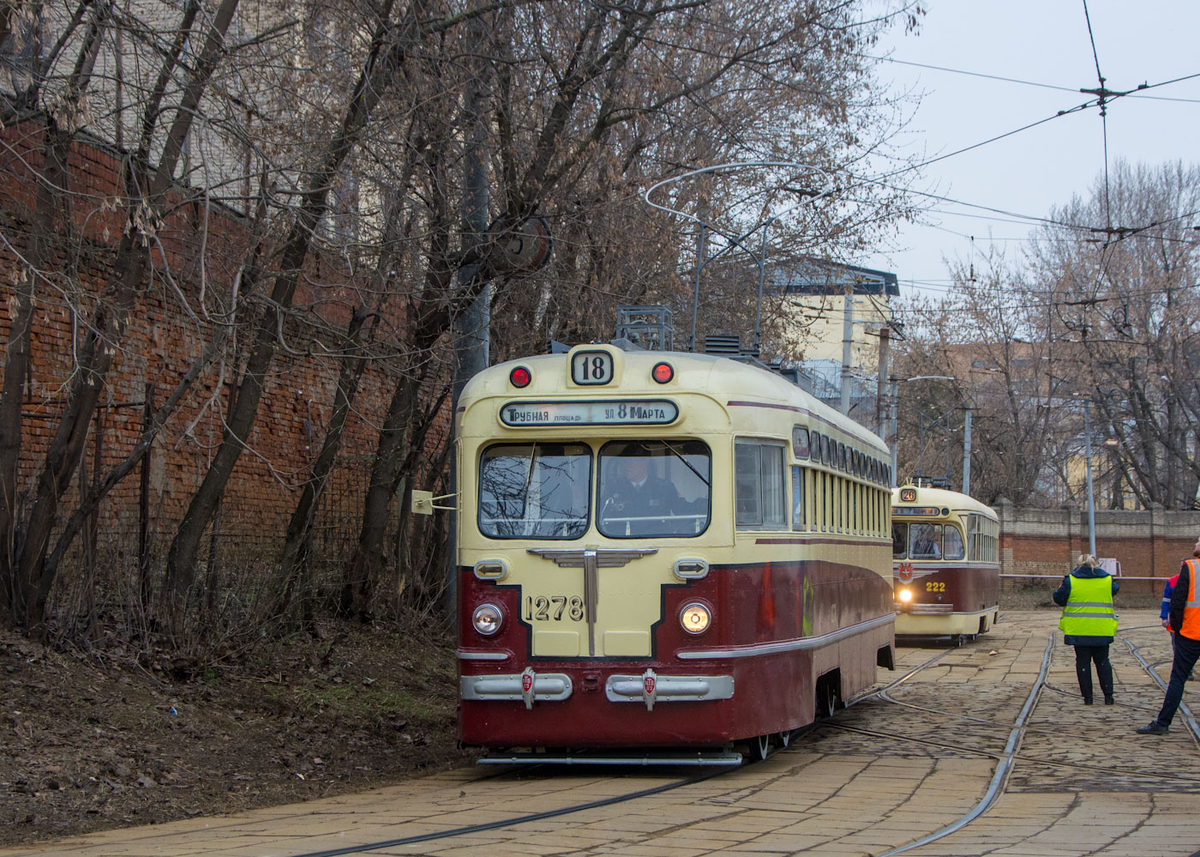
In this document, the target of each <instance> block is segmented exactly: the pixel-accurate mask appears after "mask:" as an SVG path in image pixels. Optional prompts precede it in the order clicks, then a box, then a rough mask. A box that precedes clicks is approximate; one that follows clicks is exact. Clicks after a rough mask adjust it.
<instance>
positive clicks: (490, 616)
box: [471, 604, 504, 637]
mask: <svg viewBox="0 0 1200 857" xmlns="http://www.w3.org/2000/svg"><path fill="white" fill-rule="evenodd" d="M471 624H472V625H474V626H475V630H476V631H478V632H479V633H480V634H483V636H485V637H490V636H492V635H493V634H495V633H496V632H497V631H499V630H500V626H501V625H503V624H504V611H503V610H501V609H500V608H499V607H497V606H496V605H495V604H480V605H479V606H478V607H476V608H475V612H474V613H472V614H471Z"/></svg>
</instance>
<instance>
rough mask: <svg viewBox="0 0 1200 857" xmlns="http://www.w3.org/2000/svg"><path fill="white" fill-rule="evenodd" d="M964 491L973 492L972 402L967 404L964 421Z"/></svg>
mask: <svg viewBox="0 0 1200 857" xmlns="http://www.w3.org/2000/svg"><path fill="white" fill-rule="evenodd" d="M962 492H963V493H964V494H968V495H969V494H970V493H971V403H970V402H967V405H966V419H965V420H964V421H963V482H962Z"/></svg>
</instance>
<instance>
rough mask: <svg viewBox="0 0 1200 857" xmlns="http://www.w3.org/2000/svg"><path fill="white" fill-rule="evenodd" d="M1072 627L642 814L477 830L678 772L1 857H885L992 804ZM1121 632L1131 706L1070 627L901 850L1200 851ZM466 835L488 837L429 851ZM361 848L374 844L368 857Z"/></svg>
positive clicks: (583, 777) (1196, 762) (1161, 652)
mask: <svg viewBox="0 0 1200 857" xmlns="http://www.w3.org/2000/svg"><path fill="white" fill-rule="evenodd" d="M1056 623H1057V613H1054V612H1051V611H1036V612H1028V613H1015V614H1002V616H1001V622H1000V623H999V624H998V625H996V626H995V627H994V629H993V631H992V632H991V633H989V634H987V635H985V636H983V637H980V638H979V639H978V640H976V641H975V642H973V643H970V644H968V645H966V646H964V647H962V648H957V649H950V650H948V651H946V650H944V649H941V648H938V647H935V646H932V645H931V646H929V647H922V648H915V647H914V648H909V647H903V648H899V649H898V650H897V651H898V654H899V655H900V660H901V664H900V667H899V668H898V669H897V670H896V671H895V672H889V671H887V670H880V674H879V676H880V684H879V687H880V688H881V689H882V688H884V687H885V686H886V685H888V684H890V683H892V682H894V681H895V680H896V679H897V678H900V677H901V676H903V675H904V674H905V673H906V671H907V670H909V669H912V668H914V667H917V666H921V665H923V664H927V663H928V666H926V668H925V669H923V670H921V671H919V672H917V673H916V674H914V675H913V676H911V677H910V678H909V679H907V680H905V681H904V682H902V683H900V684H898V685H896V686H894V687H891V688H889V689H887V690H886V693H885V694H883V695H879V696H874V697H871V698H868V699H865V700H862V701H860V702H858V703H856V704H854V705H852V706H851V707H850V708H848V709H846V710H845V711H842V712H839V713H838V715H837V716H836V717H835V718H834V719H833V720H832V721H827V722H823V723H822V724H820V725H818V726H817V727H816V728H815V729H813V730H811V731H809V732H807V733H806V734H804V735H802V736H800V737H799V738H798V739H797V740H795V741H794V742H793V743H792V745H791V747H790V748H789V749H787V750H784V751H781V752H778V753H776V754H775V755H773V756H772V757H771V758H769V759H768V760H767V761H765V762H761V763H759V764H755V765H748V766H745V767H742V768H739V769H736V770H734V771H731V772H728V773H725V774H723V775H721V776H716V777H713V778H710V779H706V780H703V781H700V782H693V783H691V784H688V785H684V786H682V787H679V788H675V789H672V790H669V791H663V792H660V793H657V794H651V795H646V796H643V797H639V798H637V799H635V800H632V801H627V802H622V803H613V804H610V805H597V806H593V807H592V808H590V809H585V810H581V811H577V812H572V813H570V814H566V815H561V816H557V817H543V818H540V819H538V820H530V821H526V822H524V823H521V824H517V825H511V826H504V827H500V826H497V827H494V828H493V829H478V827H479V826H483V825H488V824H491V823H503V822H506V821H509V820H511V819H513V818H515V817H518V816H528V815H532V814H538V813H546V812H549V811H552V810H556V809H561V808H565V807H570V806H573V805H577V804H583V803H588V802H595V801H600V800H602V799H604V798H608V797H616V796H621V795H625V794H628V793H631V792H635V791H639V790H642V789H649V788H653V787H655V786H661V785H669V784H672V783H675V782H678V780H679V779H680V772H678V771H667V770H659V769H650V770H647V771H645V772H643V771H640V770H639V771H637V772H634V773H630V772H629V771H628V770H625V771H618V772H616V773H613V772H610V771H598V770H583V771H581V769H576V768H571V769H559V770H552V771H544V770H532V769H531V770H525V771H516V772H513V771H499V772H497V771H494V770H488V769H466V770H459V771H454V772H449V773H445V774H438V775H434V776H430V777H427V778H425V779H421V780H414V781H412V782H410V783H407V784H404V785H401V786H396V787H392V788H387V789H379V790H375V791H372V792H368V793H364V794H361V795H356V796H349V797H341V798H336V799H329V800H322V801H314V802H311V803H307V804H301V805H295V806H284V807H276V808H274V809H267V810H260V811H256V812H251V813H246V814H244V815H238V816H230V817H226V818H205V819H194V820H191V821H185V822H178V823H173V824H166V825H161V826H158V827H149V828H145V827H143V828H132V829H127V830H120V831H109V832H106V833H102V834H96V835H91V836H87V837H81V838H78V839H73V840H65V841H62V842H58V843H53V844H49V845H40V846H36V847H25V848H15V849H5V850H0V857H17V855H47V854H56V855H69V857H118V855H120V857H184V855H189V857H190V855H209V857H212V856H213V855H222V856H223V857H224V856H225V855H228V857H287V856H288V855H308V857H315V855H317V854H322V855H325V857H332V856H333V855H334V854H340V853H369V854H383V855H412V854H437V855H457V854H463V855H466V854H472V855H474V854H478V853H481V852H482V853H486V854H487V855H488V857H503V856H504V855H568V854H570V855H603V854H621V855H632V856H633V857H693V856H694V855H709V854H724V853H729V854H736V855H742V857H745V855H773V857H778V855H792V854H814V855H830V857H840V855H847V856H848V855H871V857H881V855H884V854H890V853H892V852H894V851H895V850H896V849H904V848H905V847H906V846H909V845H911V844H912V843H915V842H917V841H920V840H922V839H923V838H925V837H927V836H929V835H930V834H932V833H935V832H937V831H940V830H942V829H944V828H946V827H948V826H951V825H954V824H955V823H956V822H959V821H960V820H961V819H963V818H964V816H966V815H968V814H969V813H971V812H972V811H973V810H975V809H976V808H977V807H978V806H979V805H980V802H981V800H982V799H983V798H984V797H985V795H986V794H987V793H988V791H989V786H990V785H991V784H992V781H993V776H994V774H995V772H996V770H997V765H998V763H999V760H1000V758H1001V757H1002V755H1003V752H1004V750H1005V747H1006V744H1007V743H1008V742H1009V736H1010V733H1011V731H1012V729H1013V725H1014V723H1015V722H1016V720H1017V718H1018V715H1019V713H1020V711H1021V709H1022V706H1023V705H1024V704H1025V702H1026V700H1027V699H1028V698H1029V695H1030V692H1031V690H1032V688H1033V687H1034V685H1035V682H1036V680H1037V677H1038V675H1039V674H1040V671H1041V668H1042V663H1043V659H1044V656H1045V654H1046V650H1047V642H1048V640H1049V639H1050V638H1051V635H1052V633H1053V629H1054V628H1055V625H1056ZM1121 624H1122V632H1121V633H1122V639H1118V641H1117V642H1116V643H1115V644H1114V645H1113V646H1112V649H1111V652H1112V660H1113V665H1114V668H1115V673H1116V699H1117V704H1116V705H1112V706H1106V705H1103V704H1097V705H1093V706H1085V705H1083V702H1082V700H1081V698H1080V696H1079V692H1078V688H1077V684H1076V680H1075V668H1074V653H1073V652H1072V651H1071V649H1070V647H1068V646H1065V645H1063V643H1062V635H1061V634H1055V635H1054V636H1055V642H1054V645H1053V648H1052V651H1051V661H1050V666H1049V672H1048V675H1047V679H1046V686H1045V688H1044V689H1043V691H1042V693H1041V695H1040V698H1039V699H1038V700H1037V703H1036V705H1035V706H1034V707H1033V709H1032V712H1031V714H1030V716H1029V719H1028V722H1027V729H1026V730H1025V733H1024V736H1023V740H1021V742H1020V744H1019V747H1018V748H1017V753H1016V760H1015V764H1014V765H1013V767H1012V770H1011V774H1010V776H1009V777H1008V778H1007V781H1006V782H1005V783H1004V784H1003V788H1002V789H999V790H998V797H997V798H996V799H995V801H994V802H992V803H990V804H989V805H988V806H987V808H986V809H985V810H983V811H982V813H981V814H979V815H978V817H977V818H974V820H971V821H969V823H966V824H965V825H964V826H962V827H961V828H960V829H958V830H956V831H955V832H953V833H949V834H948V835H945V836H943V837H942V838H938V839H936V840H934V841H931V842H928V843H927V844H923V845H919V846H917V847H915V848H909V849H908V850H904V851H903V853H905V854H911V855H914V857H934V856H935V855H945V857H968V855H988V857H1083V855H1111V857H1123V855H1127V857H1175V855H1179V857H1195V855H1196V854H1197V852H1198V849H1200V801H1198V800H1197V798H1196V793H1197V792H1200V744H1198V743H1197V741H1196V739H1195V738H1194V737H1193V735H1192V734H1191V732H1190V731H1189V730H1188V729H1187V728H1186V726H1185V724H1184V723H1183V721H1182V719H1180V718H1177V719H1176V721H1175V724H1174V725H1173V727H1172V729H1171V732H1170V733H1169V734H1168V735H1165V736H1142V735H1137V734H1135V733H1134V729H1135V728H1136V727H1137V726H1140V725H1143V724H1145V723H1146V722H1148V721H1149V720H1150V719H1152V718H1153V716H1154V715H1155V714H1156V713H1157V710H1158V706H1159V704H1160V703H1161V701H1162V690H1161V689H1160V688H1159V687H1158V685H1157V684H1155V683H1154V681H1153V680H1152V679H1151V678H1150V677H1149V676H1148V675H1147V674H1146V672H1145V671H1144V670H1143V668H1142V667H1141V664H1140V663H1139V662H1138V661H1137V659H1136V658H1135V657H1134V656H1133V654H1132V653H1131V650H1130V645H1129V644H1132V646H1134V647H1136V648H1137V649H1138V650H1139V651H1140V652H1141V654H1142V657H1143V658H1145V659H1146V660H1147V661H1149V662H1150V663H1151V664H1153V665H1156V669H1157V670H1158V672H1159V673H1160V674H1161V675H1163V676H1164V677H1165V675H1166V674H1167V672H1168V671H1169V661H1168V659H1169V657H1170V643H1169V640H1168V639H1167V634H1166V633H1165V632H1164V631H1163V630H1162V628H1161V627H1160V625H1159V623H1158V617H1157V613H1156V612H1155V611H1150V610H1141V611H1125V612H1124V613H1123V615H1122V616H1121ZM1125 640H1128V641H1129V644H1127V643H1126V642H1125ZM939 655H940V657H939ZM935 658H936V660H933V659H935ZM931 660H933V662H932V663H929V662H930V661H931ZM1097 701H1098V702H1100V700H1099V699H1098V700H1097ZM1184 702H1185V704H1190V705H1192V706H1194V707H1196V708H1200V691H1198V690H1197V688H1196V687H1192V686H1189V688H1188V690H1187V693H1186V694H1185V697H1184ZM687 775H688V774H687V773H685V774H684V776H687ZM461 828H476V829H475V830H474V832H467V833H463V834H461V835H456V836H453V837H441V838H431V839H429V840H428V841H424V842H414V841H412V840H413V839H414V838H415V837H418V836H422V835H433V836H436V834H437V833H439V832H444V831H448V830H458V829H461ZM400 840H407V841H408V843H409V844H401V842H400ZM381 843H392V844H390V845H382V847H380V846H381ZM363 845H370V846H371V850H369V851H365V850H363V848H361V847H356V846H363Z"/></svg>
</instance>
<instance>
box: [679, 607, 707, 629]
mask: <svg viewBox="0 0 1200 857" xmlns="http://www.w3.org/2000/svg"><path fill="white" fill-rule="evenodd" d="M679 624H680V625H682V626H683V630H685V631H687V632H688V633H689V634H703V633H704V632H705V631H707V630H708V626H709V625H710V624H712V613H711V612H710V611H709V609H708V608H707V607H706V606H704V605H703V604H700V603H698V602H693V603H691V604H688V605H687V606H686V607H684V608H683V609H682V610H680V611H679Z"/></svg>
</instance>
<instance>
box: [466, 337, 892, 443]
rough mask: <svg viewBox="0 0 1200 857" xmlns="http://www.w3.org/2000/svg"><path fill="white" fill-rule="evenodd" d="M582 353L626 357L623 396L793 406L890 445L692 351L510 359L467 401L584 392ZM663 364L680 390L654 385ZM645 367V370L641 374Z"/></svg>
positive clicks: (816, 403) (477, 383)
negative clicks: (527, 377) (525, 379)
mask: <svg viewBox="0 0 1200 857" xmlns="http://www.w3.org/2000/svg"><path fill="white" fill-rule="evenodd" d="M579 348H585V349H586V348H605V349H611V350H613V351H619V352H621V353H622V355H623V360H624V363H625V376H626V381H625V383H624V384H623V385H622V387H621V394H622V395H626V394H628V393H630V392H645V393H653V394H656V395H659V396H661V395H663V394H667V395H670V394H671V393H677V392H691V393H702V394H705V395H708V396H711V397H712V398H713V399H714V400H718V401H720V403H721V404H722V405H723V406H728V405H729V404H730V403H731V402H735V401H759V402H768V403H771V404H778V405H783V406H788V407H794V408H797V409H798V411H803V412H807V413H808V414H809V415H811V416H812V417H815V418H817V419H818V420H819V421H821V422H824V423H827V424H830V425H832V426H834V427H836V428H837V429H838V430H839V431H841V432H843V433H845V434H847V435H850V436H853V437H855V438H858V439H859V440H861V441H862V442H863V443H866V444H869V445H871V446H874V447H875V448H876V450H877V451H878V452H880V453H886V452H887V446H886V445H885V444H884V442H883V441H882V440H881V439H880V438H879V437H878V436H877V435H876V434H875V433H874V432H872V431H871V430H870V429H868V428H866V427H865V426H863V425H861V424H860V423H858V422H856V421H854V420H852V419H850V418H849V417H847V416H845V415H844V414H842V413H841V412H840V411H838V410H837V409H836V408H832V407H830V406H829V405H827V404H825V403H824V402H822V401H821V400H820V399H818V398H816V397H815V396H813V395H812V394H810V393H808V392H806V391H805V390H803V389H801V388H800V387H798V386H796V385H795V384H793V383H792V382H791V381H789V380H787V379H786V378H784V377H783V376H781V375H778V374H776V373H775V372H772V371H771V370H770V369H768V368H766V367H763V366H761V365H754V364H752V363H747V362H743V361H740V360H734V359H731V358H729V357H720V356H716V355H710V354H693V353H691V352H687V351H640V350H630V351H626V350H624V349H622V348H620V347H619V346H617V345H614V344H611V343H594V344H591V345H581V346H576V347H575V348H573V349H571V351H570V352H567V353H559V354H539V355H533V356H530V357H522V358H518V359H515V360H508V361H506V362H504V363H498V364H496V365H495V366H491V367H489V368H487V369H485V370H483V371H482V372H479V373H478V374H476V375H475V376H474V377H472V378H471V380H470V381H468V382H467V384H466V386H465V387H464V388H463V392H462V400H463V401H470V400H478V399H485V398H490V397H505V398H513V397H515V396H521V397H528V396H530V395H538V396H556V395H578V394H579V392H580V388H578V387H568V386H567V377H568V375H569V373H570V358H571V354H572V353H573V352H574V351H575V350H576V349H579ZM663 361H666V362H667V363H670V364H671V366H672V367H673V368H674V369H675V373H676V378H677V384H676V385H671V386H668V387H666V388H664V387H662V386H660V385H658V384H657V383H654V382H653V381H652V380H651V378H650V369H651V367H653V366H654V364H656V363H660V362H663ZM517 366H524V367H526V368H527V369H529V371H530V373H531V374H532V375H533V378H534V380H533V382H532V383H531V384H530V385H529V386H528V387H526V388H524V389H520V390H517V389H514V388H513V387H512V386H511V385H510V384H509V380H508V377H509V373H510V372H511V371H512V370H513V369H514V368H516V367H517ZM643 367H644V371H639V370H640V369H642V368H643ZM631 369H632V370H633V371H632V372H631V371H630V370H631ZM547 370H550V371H547ZM637 377H641V378H644V379H645V381H644V383H643V384H642V385H638V384H637V383H636V382H635V381H634V380H633V379H634V378H637ZM601 389H602V388H595V390H594V392H595V393H600V392H601ZM818 430H819V429H818Z"/></svg>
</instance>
